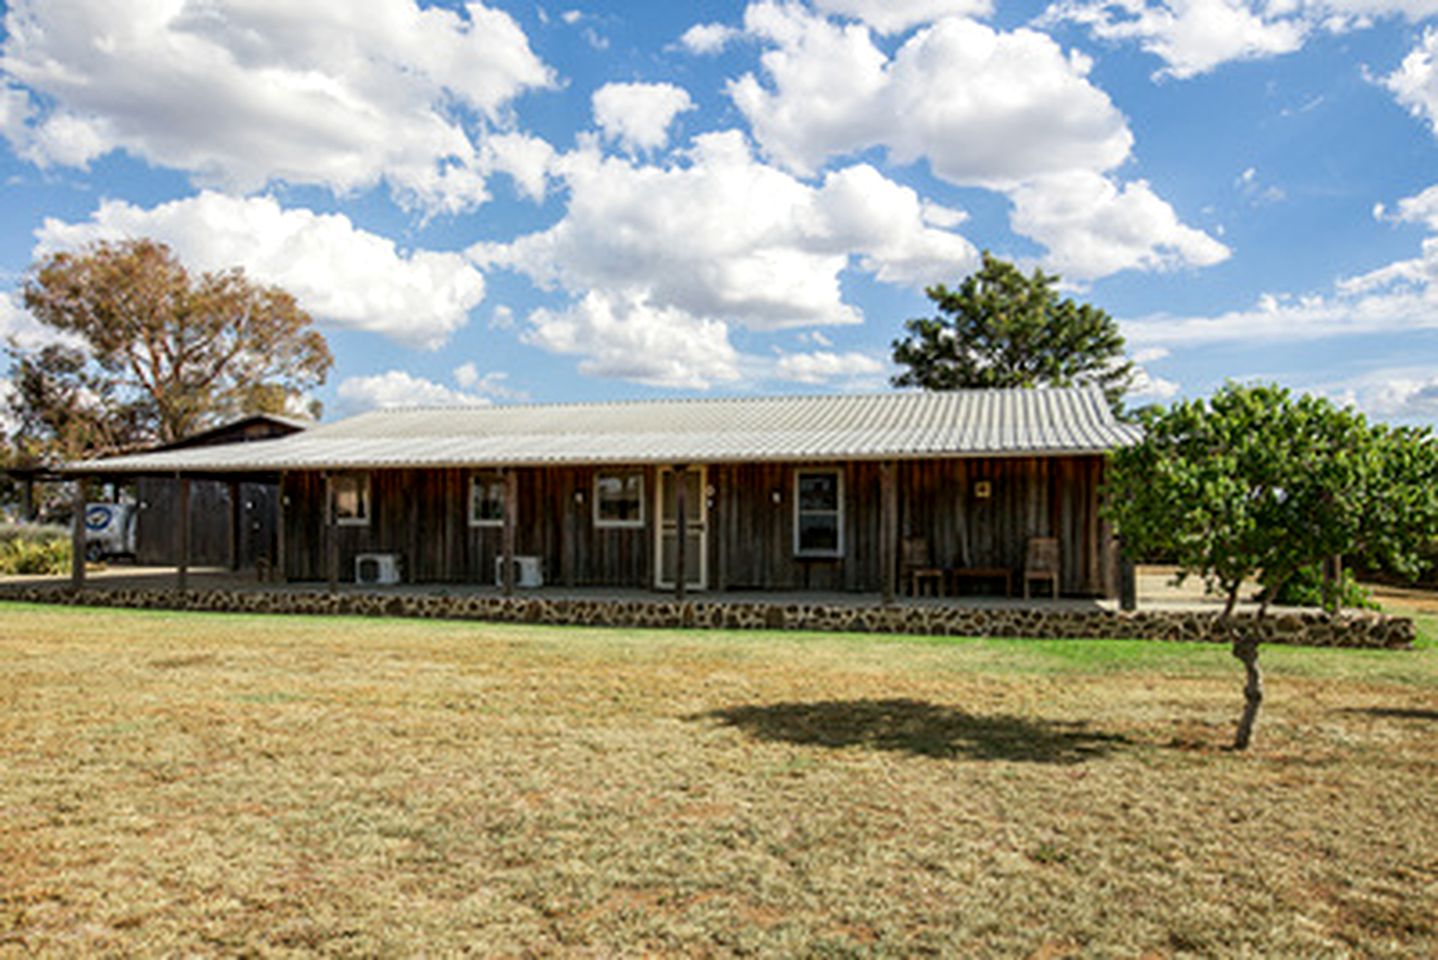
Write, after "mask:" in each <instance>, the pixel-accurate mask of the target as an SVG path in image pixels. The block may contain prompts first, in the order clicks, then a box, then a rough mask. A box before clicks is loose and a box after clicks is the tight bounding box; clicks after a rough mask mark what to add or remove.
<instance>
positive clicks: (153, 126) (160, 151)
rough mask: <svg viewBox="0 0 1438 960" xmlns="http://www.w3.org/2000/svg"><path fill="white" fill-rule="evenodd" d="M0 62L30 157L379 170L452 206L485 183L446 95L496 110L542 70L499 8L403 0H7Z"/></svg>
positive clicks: (258, 177) (196, 173)
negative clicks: (124, 156) (20, 99)
mask: <svg viewBox="0 0 1438 960" xmlns="http://www.w3.org/2000/svg"><path fill="white" fill-rule="evenodd" d="M5 34H6V38H5V40H4V44H3V47H0V69H3V72H4V74H5V77H6V79H7V81H8V82H9V83H11V84H16V85H23V86H24V87H26V88H28V90H29V91H30V94H31V96H30V97H29V99H28V101H27V103H26V105H25V109H26V110H28V111H31V112H32V114H33V115H32V116H30V118H29V119H28V121H26V122H25V123H23V124H17V123H16V122H15V121H14V119H13V113H14V109H15V108H14V104H13V103H12V104H9V105H7V106H6V107H5V113H6V118H7V119H6V123H5V132H6V134H7V135H8V137H9V139H10V140H11V142H12V144H14V145H15V147H16V149H17V151H18V152H20V153H21V154H22V155H23V156H25V157H26V158H27V159H29V160H31V161H33V162H35V163H37V164H40V165H42V166H45V165H50V164H61V165H67V166H83V165H85V164H87V163H88V162H89V161H91V160H94V159H96V158H98V157H100V156H102V155H104V154H105V153H108V152H110V151H112V150H124V151H127V152H129V153H131V154H133V155H135V156H137V157H140V158H142V159H144V160H146V161H148V162H150V163H154V164H157V165H160V166H165V167H171V168H175V169H179V170H183V171H187V172H189V173H190V174H192V175H193V177H194V178H195V180H196V181H197V182H198V183H200V184H201V185H206V186H217V187H223V188H225V189H228V190H236V191H253V190H257V189H259V188H261V187H263V186H264V185H266V184H267V183H270V182H272V181H277V180H283V181H287V182H290V183H299V184H317V185H320V186H323V187H327V188H329V189H331V190H333V191H335V192H338V193H348V192H352V191H356V190H361V189H365V188H368V187H370V186H373V185H375V184H376V183H379V182H380V181H385V182H387V183H388V184H389V185H390V187H391V188H392V189H393V191H394V192H395V194H396V195H397V196H398V197H399V198H400V199H401V200H402V201H404V202H406V203H412V204H414V205H417V206H420V207H423V208H425V209H427V210H432V211H433V210H445V211H457V210H463V209H466V208H469V207H472V206H474V205H476V204H478V203H480V202H482V201H483V200H484V199H485V196H486V194H485V190H484V169H483V163H482V158H481V155H480V151H479V149H478V148H477V147H476V145H475V143H474V142H473V141H472V140H471V137H470V135H469V134H468V133H466V130H465V126H464V123H463V120H464V117H463V116H462V115H461V114H460V113H458V112H457V111H456V109H455V107H456V106H457V107H459V108H462V109H463V110H465V111H469V112H470V114H471V115H477V116H478V117H479V118H482V119H483V120H486V121H488V122H504V120H505V111H506V108H507V106H508V104H509V103H510V102H511V101H512V100H513V99H514V98H515V97H516V96H518V95H519V94H520V93H522V92H523V91H525V90H526V89H531V88H536V87H544V86H547V85H550V84H552V83H553V78H552V75H551V72H550V70H549V69H548V68H547V67H546V66H545V65H544V64H543V63H542V62H541V61H540V60H539V59H538V58H537V57H536V56H535V55H534V53H533V52H532V51H531V50H530V48H529V43H528V39H527V38H526V37H525V35H524V32H523V31H522V30H521V29H520V27H519V26H518V24H516V23H515V21H514V20H513V19H511V18H510V17H509V15H508V14H506V13H503V12H501V11H499V10H494V9H491V8H489V7H487V6H485V5H484V4H483V3H479V2H470V3H468V4H466V5H465V6H464V8H463V9H462V11H460V10H451V9H444V8H440V7H420V6H419V5H418V4H417V3H415V2H414V0H373V2H367V3H363V4H356V3H351V2H349V0H310V2H306V3H277V2H273V0H235V2H232V3H226V4H224V5H220V4H213V3H206V4H192V5H181V4H180V3H177V2H149V0H17V2H15V3H12V4H11V5H10V10H9V12H8V13H7V14H6V17H5Z"/></svg>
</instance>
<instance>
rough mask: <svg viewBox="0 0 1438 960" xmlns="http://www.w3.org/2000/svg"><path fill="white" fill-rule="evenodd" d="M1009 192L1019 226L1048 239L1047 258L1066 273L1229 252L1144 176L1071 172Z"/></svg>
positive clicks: (1096, 272)
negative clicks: (1119, 179) (1126, 179)
mask: <svg viewBox="0 0 1438 960" xmlns="http://www.w3.org/2000/svg"><path fill="white" fill-rule="evenodd" d="M1010 196H1011V197H1012V198H1013V201H1014V212H1013V227H1014V229H1015V230H1016V231H1018V232H1019V233H1022V234H1023V235H1024V236H1027V237H1032V238H1033V239H1035V240H1038V241H1039V242H1040V243H1043V244H1044V245H1045V246H1047V247H1048V248H1049V255H1048V257H1047V262H1048V263H1049V264H1050V265H1052V266H1053V267H1054V268H1055V269H1056V270H1057V271H1058V272H1059V273H1060V274H1061V275H1063V276H1064V277H1068V278H1073V279H1091V278H1094V277H1102V276H1107V275H1108V274H1111V273H1116V272H1118V271H1119V270H1127V269H1138V270H1171V269H1176V268H1178V267H1183V266H1199V267H1205V266H1210V265H1212V264H1215V263H1219V262H1221V261H1223V260H1225V259H1227V258H1228V255H1229V251H1228V248H1227V247H1225V246H1224V245H1223V244H1221V243H1219V242H1218V241H1217V240H1214V239H1213V238H1212V237H1210V236H1209V235H1208V234H1206V233H1204V232H1203V231H1201V230H1195V229H1194V228H1192V227H1188V226H1185V225H1184V224H1183V223H1181V222H1180V221H1179V219H1178V215H1177V214H1175V213H1174V211H1173V208H1172V207H1170V206H1169V205H1168V204H1167V203H1166V202H1164V201H1163V200H1162V199H1160V198H1159V197H1158V195H1157V194H1155V193H1154V192H1153V190H1151V189H1150V188H1149V185H1148V184H1147V183H1146V182H1144V181H1142V180H1136V181H1134V182H1132V183H1129V184H1126V185H1124V186H1122V187H1120V186H1118V185H1117V184H1115V183H1114V182H1113V181H1112V180H1110V179H1109V178H1108V177H1106V176H1103V175H1102V174H1097V173H1092V172H1087V171H1073V172H1070V173H1066V174H1057V175H1053V176H1047V177H1040V178H1037V179H1035V180H1033V181H1030V182H1029V183H1025V184H1022V185H1020V186H1019V187H1017V188H1015V189H1014V190H1013V191H1011V193H1010Z"/></svg>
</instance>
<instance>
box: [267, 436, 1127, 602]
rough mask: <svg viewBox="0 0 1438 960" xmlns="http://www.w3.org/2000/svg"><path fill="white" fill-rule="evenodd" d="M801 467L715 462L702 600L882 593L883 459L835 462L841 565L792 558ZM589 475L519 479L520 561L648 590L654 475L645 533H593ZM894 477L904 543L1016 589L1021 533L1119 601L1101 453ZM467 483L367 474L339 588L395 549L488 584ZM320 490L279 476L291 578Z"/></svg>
mask: <svg viewBox="0 0 1438 960" xmlns="http://www.w3.org/2000/svg"><path fill="white" fill-rule="evenodd" d="M805 466H806V465H803V464H775V463H728V464H711V465H709V467H708V477H707V485H708V486H709V487H711V488H713V491H714V492H713V494H712V496H711V495H709V494H708V493H707V491H706V494H705V495H706V497H707V499H708V524H709V528H708V531H709V532H708V569H709V583H708V588H709V589H710V590H712V591H716V592H719V591H724V590H762V589H772V590H806V589H807V590H815V591H850V592H866V593H876V592H878V591H879V590H881V589H882V587H883V550H882V547H881V545H880V541H879V538H880V528H881V524H882V519H883V512H882V490H881V486H882V485H881V479H880V471H879V464H878V463H876V462H868V461H863V462H850V463H845V464H838V465H837V466H838V468H839V469H840V470H841V471H842V473H843V477H844V480H843V482H844V498H843V499H844V521H843V538H844V556H843V557H841V558H837V559H801V558H797V557H795V556H794V472H795V470H796V469H803V468H804V467H805ZM810 466H813V467H816V468H832V467H833V466H835V465H833V464H813V465H810ZM596 472H597V468H594V467H573V468H571V467H563V468H559V467H555V468H519V469H518V470H517V473H518V487H519V490H518V494H519V523H518V529H517V531H516V545H515V552H516V554H517V555H520V556H538V557H539V558H540V559H541V563H542V566H543V572H544V580H545V583H547V584H559V585H565V586H581V587H583V586H609V587H628V588H640V589H649V588H652V587H653V583H654V572H653V571H654V567H653V563H654V557H653V552H654V525H655V523H656V522H657V518H656V517H655V516H654V495H655V486H654V485H655V482H656V478H657V472H656V471H655V470H654V469H652V468H651V469H646V470H645V489H644V500H645V503H644V518H645V523H644V526H643V527H630V528H603V527H596V526H595V525H594V521H593V510H594V499H593V498H594V477H595V473H596ZM895 473H896V486H897V488H898V535H899V536H900V537H924V538H926V539H927V540H928V543H929V550H930V553H931V556H932V558H933V562H934V563H935V564H937V565H940V566H946V567H960V566H986V567H988V566H1004V567H1009V568H1010V569H1012V570H1013V571H1014V574H1015V585H1016V588H1017V583H1018V581H1017V576H1018V574H1019V573H1020V572H1021V571H1022V569H1023V563H1024V556H1025V552H1026V550H1027V545H1028V541H1029V538H1030V537H1040V536H1057V537H1058V538H1059V541H1060V544H1061V550H1062V562H1063V572H1062V584H1061V589H1062V591H1063V592H1064V593H1066V594H1070V595H1104V596H1112V595H1114V594H1115V593H1116V590H1117V581H1116V576H1117V574H1116V555H1115V554H1114V552H1113V549H1112V544H1111V542H1110V537H1109V533H1110V531H1109V528H1108V525H1107V524H1106V523H1104V522H1103V521H1102V519H1101V517H1100V515H1099V485H1100V483H1101V481H1102V475H1103V459H1102V458H1101V457H1068V458H1036V457H1006V458H973V459H950V460H911V461H900V462H899V463H898V464H897V465H896V468H895ZM471 475H472V472H471V471H469V470H463V469H440V470H376V471H372V472H371V473H370V477H371V481H370V483H371V491H372V493H371V497H372V503H371V520H370V523H369V525H368V526H346V527H340V528H338V530H337V533H338V535H339V548H340V579H341V580H347V581H352V580H353V579H354V557H355V555H356V554H359V553H396V554H399V555H400V556H401V558H402V565H403V568H404V579H405V580H406V581H409V582H417V583H493V582H494V572H495V558H496V557H497V556H499V555H500V553H501V551H502V549H503V530H502V528H500V527H497V526H495V527H472V526H470V525H469V483H470V477H471ZM980 481H987V482H988V483H989V485H990V491H991V496H990V497H988V498H987V499H984V498H980V497H978V496H977V495H976V487H977V484H978V483H979V482H980ZM323 491H324V485H323V481H322V480H321V479H320V475H319V474H318V473H291V474H289V475H288V476H287V478H286V480H285V493H286V494H287V495H288V496H289V497H290V498H291V499H290V506H289V508H288V509H287V510H286V513H285V522H286V530H285V537H284V542H285V547H286V551H287V554H286V558H285V569H286V571H287V572H288V575H289V577H290V578H291V579H295V580H320V579H323V578H324V576H325V570H324V556H323V552H322V551H323V537H322V530H321V522H322V518H323V516H324V509H323ZM776 491H777V493H778V499H779V502H778V503H775V502H774V494H775V492H776ZM895 553H897V550H896V551H895ZM1016 592H1017V589H1016Z"/></svg>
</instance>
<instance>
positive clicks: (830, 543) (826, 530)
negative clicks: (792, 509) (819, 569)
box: [799, 513, 839, 553]
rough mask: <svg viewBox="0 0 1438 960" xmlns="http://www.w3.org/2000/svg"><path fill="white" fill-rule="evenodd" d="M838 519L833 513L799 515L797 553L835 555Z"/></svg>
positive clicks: (837, 538) (836, 550) (837, 540)
mask: <svg viewBox="0 0 1438 960" xmlns="http://www.w3.org/2000/svg"><path fill="white" fill-rule="evenodd" d="M838 550H839V517H838V515H837V514H833V513H801V514H799V552H800V553H837V552H838Z"/></svg>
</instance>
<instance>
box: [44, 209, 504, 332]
mask: <svg viewBox="0 0 1438 960" xmlns="http://www.w3.org/2000/svg"><path fill="white" fill-rule="evenodd" d="M37 237H38V241H39V242H38V244H37V246H36V248H35V255H36V256H37V257H38V256H42V255H44V254H45V253H47V252H49V251H53V250H57V249H73V248H76V247H80V246H82V245H84V244H86V243H89V242H92V241H96V240H117V239H124V238H130V237H152V238H154V239H156V240H159V241H161V242H163V243H166V244H169V246H170V247H171V248H172V249H174V251H175V252H176V253H177V254H178V255H179V257H180V258H181V260H183V261H184V262H185V263H186V264H187V265H189V266H190V267H192V268H195V269H199V270H219V269H226V268H229V267H235V266H239V267H243V268H244V269H245V272H246V273H248V274H249V275H250V276H251V277H254V278H255V279H257V280H259V281H261V282H263V283H267V284H276V285H278V286H281V287H283V288H284V289H286V290H288V291H289V292H290V293H292V294H294V295H295V297H296V299H298V301H299V303H300V305H301V306H302V307H303V308H304V309H305V310H307V311H309V312H310V313H311V314H313V315H314V316H315V317H316V318H318V319H321V320H324V321H328V322H329V323H332V324H334V325H336V326H340V327H348V328H352V329H359V330H369V331H373V332H376V333H381V334H384V335H386V336H388V337H391V338H394V339H396V340H399V341H402V342H405V343H408V344H413V345H417V346H424V347H437V346H439V345H440V344H441V343H443V342H444V341H445V340H446V339H447V338H448V337H449V335H450V334H452V333H453V332H454V331H455V330H457V329H459V328H460V327H461V326H463V325H464V324H465V322H466V321H467V319H468V314H469V311H470V310H471V309H472V308H473V307H474V306H475V305H476V304H478V303H479V302H480V300H482V299H483V297H484V278H483V277H482V276H481V275H480V273H479V271H477V270H476V269H475V268H474V267H473V266H472V265H470V264H469V263H468V262H467V261H466V260H465V258H464V257H463V256H461V255H460V254H457V253H441V252H434V251H423V250H421V251H414V252H410V253H402V252H401V251H399V250H398V249H396V247H395V245H394V242H393V241H391V240H389V239H387V238H385V237H381V236H379V235H377V234H373V233H369V232H366V231H364V230H360V229H358V228H357V227H355V226H354V224H353V223H351V222H350V220H349V218H348V217H346V216H344V215H342V214H316V213H314V212H312V211H310V210H305V209H289V210H285V209H283V208H281V207H280V205H279V203H278V202H276V201H275V200H274V199H273V198H272V197H251V198H243V199H242V198H236V197H228V196H224V195H222V194H218V193H209V192H206V193H201V194H199V195H197V196H194V197H190V198H188V199H185V200H176V201H173V202H170V203H165V204H161V205H160V206H157V207H154V208H152V209H149V210H145V209H142V208H140V207H137V206H134V205H132V204H129V203H126V202H124V201H122V200H106V201H103V202H102V203H101V204H100V207H99V209H97V210H96V211H95V213H94V214H93V215H92V216H91V219H90V220H88V221H85V222H82V223H74V224H67V223H62V222H60V221H58V220H54V219H47V220H46V221H45V223H44V226H42V227H41V228H40V230H39V231H38V232H37Z"/></svg>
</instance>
